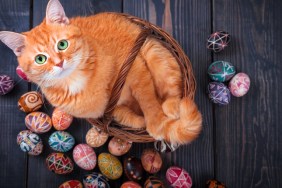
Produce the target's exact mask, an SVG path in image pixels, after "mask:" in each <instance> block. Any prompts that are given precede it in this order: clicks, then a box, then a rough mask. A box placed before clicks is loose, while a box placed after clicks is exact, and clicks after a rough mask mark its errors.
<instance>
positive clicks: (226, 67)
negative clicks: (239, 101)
mask: <svg viewBox="0 0 282 188" xmlns="http://www.w3.org/2000/svg"><path fill="white" fill-rule="evenodd" d="M235 73H236V71H235V67H234V66H233V65H232V64H231V63H229V62H226V61H215V62H213V63H212V64H211V65H210V66H209V68H208V74H209V76H210V78H211V79H212V80H214V81H218V82H226V81H228V80H230V79H231V78H232V77H233V76H234V75H235Z"/></svg>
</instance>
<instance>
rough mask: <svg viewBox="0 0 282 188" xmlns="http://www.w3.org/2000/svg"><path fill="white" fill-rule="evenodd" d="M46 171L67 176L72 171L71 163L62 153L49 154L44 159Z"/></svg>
mask: <svg viewBox="0 0 282 188" xmlns="http://www.w3.org/2000/svg"><path fill="white" fill-rule="evenodd" d="M46 165H47V168H48V170H50V171H52V172H54V173H56V174H69V173H71V172H72V171H73V162H72V161H71V159H70V158H69V157H68V156H66V155H65V154H63V153H51V154H50V155H48V157H47V158H46Z"/></svg>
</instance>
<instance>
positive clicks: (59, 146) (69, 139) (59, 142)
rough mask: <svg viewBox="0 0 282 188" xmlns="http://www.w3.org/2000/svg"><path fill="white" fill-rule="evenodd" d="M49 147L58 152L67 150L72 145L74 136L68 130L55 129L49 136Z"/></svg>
mask: <svg viewBox="0 0 282 188" xmlns="http://www.w3.org/2000/svg"><path fill="white" fill-rule="evenodd" d="M48 142H49V145H50V147H51V148H52V149H53V150H55V151H59V152H67V151H69V150H71V149H72V147H73V146H74V142H75V141H74V138H73V136H72V135H70V134H69V133H68V132H64V131H56V132H54V133H52V134H51V136H50V137H49V141H48Z"/></svg>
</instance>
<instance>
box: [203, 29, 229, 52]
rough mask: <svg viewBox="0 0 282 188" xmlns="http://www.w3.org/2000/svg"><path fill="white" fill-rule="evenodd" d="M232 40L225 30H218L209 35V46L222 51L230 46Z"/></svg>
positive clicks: (216, 50)
mask: <svg viewBox="0 0 282 188" xmlns="http://www.w3.org/2000/svg"><path fill="white" fill-rule="evenodd" d="M229 42H230V35H229V33H227V32H225V31H217V32H214V33H213V34H211V35H210V36H209V38H208V39H207V48H208V49H209V50H212V51H214V52H220V51H222V50H224V48H225V47H227V46H228V44H229Z"/></svg>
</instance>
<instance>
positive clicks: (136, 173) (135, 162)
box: [123, 157, 144, 181]
mask: <svg viewBox="0 0 282 188" xmlns="http://www.w3.org/2000/svg"><path fill="white" fill-rule="evenodd" d="M123 167H124V172H125V175H126V177H127V178H128V179H129V180H132V181H139V180H141V179H142V177H143V174H144V169H143V167H142V164H141V160H140V159H138V158H136V157H127V158H125V160H124V161H123Z"/></svg>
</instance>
